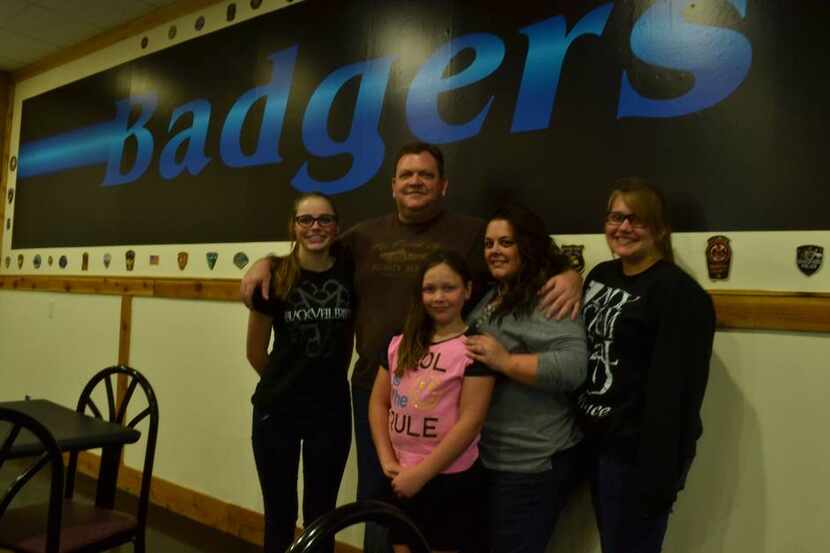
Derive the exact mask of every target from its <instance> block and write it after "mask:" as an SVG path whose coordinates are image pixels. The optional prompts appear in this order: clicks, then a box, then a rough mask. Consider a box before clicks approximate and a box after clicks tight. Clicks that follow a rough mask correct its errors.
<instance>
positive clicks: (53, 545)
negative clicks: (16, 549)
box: [0, 407, 63, 553]
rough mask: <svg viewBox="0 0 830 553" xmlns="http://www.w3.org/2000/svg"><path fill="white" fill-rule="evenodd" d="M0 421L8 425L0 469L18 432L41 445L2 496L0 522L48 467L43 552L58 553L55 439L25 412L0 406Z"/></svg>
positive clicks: (59, 481) (59, 469)
mask: <svg viewBox="0 0 830 553" xmlns="http://www.w3.org/2000/svg"><path fill="white" fill-rule="evenodd" d="M0 421H3V422H8V423H11V425H12V426H11V431H10V432H9V434H8V436H6V438H5V439H4V440H3V442H2V444H0V468H2V467H3V465H4V464H5V462H6V459H7V458H8V453H9V451H10V450H11V448H12V447H13V446H14V442H15V440H17V438H18V436H19V435H20V431H21V430H28V431H29V432H31V433H32V434H34V436H35V437H36V438H37V439H38V440H40V442H41V444H42V445H43V453H41V454H40V455H39V456H37V457H35V458H34V461H32V463H31V464H30V465H29V467H28V468H27V469H26V470H24V471H23V472H21V473H20V474H19V475H18V477H17V478H15V480H14V481H13V482H12V483H11V484H10V485H9V487H8V489H7V490H6V493H5V494H3V497H2V499H0V519H2V518H3V514H4V513H5V512H6V509H8V507H9V505H10V504H11V502H12V501H13V500H14V498H15V496H16V495H17V493H18V492H19V491H20V490H21V489H22V488H23V486H25V485H26V483H27V482H28V481H29V480H31V479H32V478H33V477H34V476H35V475H36V474H37V473H38V472H40V470H41V469H42V468H44V467H45V466H47V465H51V468H52V479H51V485H50V487H49V507H48V509H49V511H48V515H47V518H46V532H47V540H46V553H58V551H59V546H60V541H59V539H60V526H61V509H62V507H63V504H62V501H61V490H62V489H63V457H62V456H61V451H60V448H59V447H58V444H57V442H56V441H55V438H54V437H53V436H52V434H51V433H50V432H49V430H48V429H47V428H46V427H45V426H43V425H42V424H41V423H39V422H38V421H37V420H35V419H33V418H32V417H30V416H29V415H27V414H25V413H20V412H18V411H14V410H12V409H6V408H3V407H0Z"/></svg>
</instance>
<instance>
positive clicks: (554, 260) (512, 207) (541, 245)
mask: <svg viewBox="0 0 830 553" xmlns="http://www.w3.org/2000/svg"><path fill="white" fill-rule="evenodd" d="M493 221H506V222H507V223H508V224H509V225H510V227H511V229H512V230H513V238H514V239H515V240H516V246H517V248H518V250H519V259H520V266H519V272H518V273H517V274H516V275H513V276H512V277H511V278H510V279H509V281H508V282H507V283H506V284H507V293H506V294H505V295H504V297H502V299H501V302H500V303H499V305H498V306H497V307H496V309H495V310H494V311H493V315H492V317H491V318H492V319H493V320H495V321H501V320H502V319H504V317H505V316H506V315H509V314H511V313H512V314H514V315H515V316H516V317H517V318H521V317H527V316H530V314H531V313H532V312H533V309H535V307H536V302H537V299H538V298H537V295H536V292H538V291H539V289H540V288H541V287H542V285H543V284H544V283H545V282H547V280H548V279H549V278H550V277H552V276H555V275H558V274H559V273H561V272H562V271H564V270H565V269H567V268H568V267H570V261H569V260H568V258H567V257H566V256H565V255H564V254H562V252H560V251H559V247H558V246H557V245H556V242H555V241H554V240H553V238H551V236H550V235H549V234H548V232H547V229H546V228H545V222H544V221H543V220H542V218H541V217H539V216H538V215H536V214H535V213H534V212H533V211H531V210H529V209H528V208H526V207H524V206H522V205H518V204H508V205H505V206H503V207H501V208H499V209H498V210H496V212H495V213H494V214H493V215H492V216H491V217H490V221H489V222H493ZM488 224H489V223H488Z"/></svg>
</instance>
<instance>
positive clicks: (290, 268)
mask: <svg viewBox="0 0 830 553" xmlns="http://www.w3.org/2000/svg"><path fill="white" fill-rule="evenodd" d="M309 198H319V199H321V200H325V202H326V203H328V204H329V207H331V211H332V213H334V215H335V217H336V216H337V209H336V208H335V207H334V203H332V201H331V198H329V197H328V196H326V195H325V194H320V193H319V192H306V193H305V194H301V195H300V196H299V197H298V198H297V199H296V200H294V205H293V207H292V209H291V216H290V217H289V218H288V236H289V237H290V238H291V240H293V241H294V245H293V246H291V252H289V254H288V255H284V256H281V257H278V258H277V262H276V267H275V269H274V271H273V273H274V276H273V278H272V280H271V285H272V287H273V289H274V295H275V296H276V297H277V298H279V299H281V300H285V298H287V297H288V294H289V293H290V292H291V290H293V289H294V286H296V285H297V279H299V278H300V270H301V269H300V258H299V245H298V244H297V233H296V232H295V231H294V224H295V222H294V219H295V218H296V217H297V210H298V209H299V208H300V204H301V203H303V202H304V201H305V200H307V199H309Z"/></svg>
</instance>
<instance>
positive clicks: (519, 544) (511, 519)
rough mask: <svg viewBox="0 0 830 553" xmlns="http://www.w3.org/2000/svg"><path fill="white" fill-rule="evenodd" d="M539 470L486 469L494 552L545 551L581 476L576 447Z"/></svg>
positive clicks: (541, 552)
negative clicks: (508, 470) (544, 468)
mask: <svg viewBox="0 0 830 553" xmlns="http://www.w3.org/2000/svg"><path fill="white" fill-rule="evenodd" d="M551 461H552V468H551V470H546V471H544V472H538V473H521V472H506V471H498V470H489V469H487V470H486V471H485V479H486V480H485V482H486V489H487V494H488V499H487V511H488V513H487V526H488V528H489V532H490V536H489V540H490V548H489V549H490V551H491V552H492V553H544V551H545V548H546V547H547V545H548V542H549V541H550V538H551V536H552V535H553V529H554V527H555V526H556V521H557V520H558V518H559V513H560V512H561V510H562V507H563V506H564V505H565V502H566V500H567V498H568V496H569V495H570V492H571V491H572V490H573V487H574V482H575V481H576V478H577V472H576V471H577V466H578V461H579V458H578V452H577V450H576V448H575V447H572V448H570V449H567V450H565V451H560V452H558V453H556V454H555V455H553V457H552V458H551Z"/></svg>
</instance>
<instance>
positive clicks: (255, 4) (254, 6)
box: [251, 0, 262, 10]
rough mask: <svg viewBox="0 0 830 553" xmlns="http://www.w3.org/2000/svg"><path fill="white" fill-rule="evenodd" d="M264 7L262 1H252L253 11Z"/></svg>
mask: <svg viewBox="0 0 830 553" xmlns="http://www.w3.org/2000/svg"><path fill="white" fill-rule="evenodd" d="M261 5H262V0H251V9H252V10H256V9H259V7H260V6H261Z"/></svg>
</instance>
